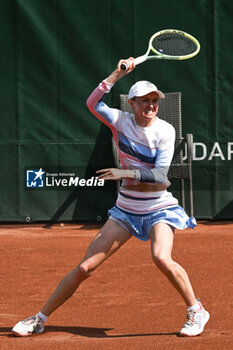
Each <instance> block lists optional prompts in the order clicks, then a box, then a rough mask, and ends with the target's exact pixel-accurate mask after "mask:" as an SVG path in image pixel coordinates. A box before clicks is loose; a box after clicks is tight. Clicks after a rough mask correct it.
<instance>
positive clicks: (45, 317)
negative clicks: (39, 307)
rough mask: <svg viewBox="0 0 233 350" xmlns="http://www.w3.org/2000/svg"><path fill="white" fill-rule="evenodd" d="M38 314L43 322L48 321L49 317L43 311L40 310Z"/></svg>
mask: <svg viewBox="0 0 233 350" xmlns="http://www.w3.org/2000/svg"><path fill="white" fill-rule="evenodd" d="M36 316H38V317H39V318H40V319H41V320H42V321H43V322H46V321H47V319H48V316H45V315H44V314H42V312H39V313H38V314H37V315H36Z"/></svg>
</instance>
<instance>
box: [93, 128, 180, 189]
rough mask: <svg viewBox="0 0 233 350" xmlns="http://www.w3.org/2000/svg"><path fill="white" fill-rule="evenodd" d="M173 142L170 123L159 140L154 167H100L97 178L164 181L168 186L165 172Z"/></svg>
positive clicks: (169, 162)
mask: <svg viewBox="0 0 233 350" xmlns="http://www.w3.org/2000/svg"><path fill="white" fill-rule="evenodd" d="M174 143H175V129H174V128H173V127H172V126H171V125H170V129H169V131H167V132H166V134H165V136H164V137H163V138H162V140H161V142H160V147H159V149H158V151H157V155H156V161H155V167H154V168H153V169H148V168H140V169H134V170H128V169H115V168H108V169H101V170H98V171H97V173H98V174H99V178H100V179H104V180H122V179H135V180H138V181H140V182H147V183H159V184H162V183H165V184H166V185H167V187H168V186H169V185H170V182H169V180H168V178H167V174H168V170H169V167H170V164H171V161H172V158H173V153H174Z"/></svg>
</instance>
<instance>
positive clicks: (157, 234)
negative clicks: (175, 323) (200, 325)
mask: <svg viewBox="0 0 233 350" xmlns="http://www.w3.org/2000/svg"><path fill="white" fill-rule="evenodd" d="M150 239H151V252H152V258H153V261H154V262H155V264H156V265H157V267H158V268H159V269H160V270H161V271H162V272H163V273H164V274H165V275H166V276H167V278H168V280H169V281H170V283H172V285H173V286H174V287H175V288H176V290H177V291H178V292H179V294H180V295H181V296H182V297H183V299H184V300H185V302H186V304H187V306H191V305H193V304H195V303H196V298H195V295H194V292H193V289H192V286H191V283H190V281H189V278H188V275H187V273H186V272H185V270H184V269H183V268H182V267H181V266H180V265H179V264H177V263H176V262H175V261H174V260H173V259H172V248H173V239H174V232H173V228H172V227H170V226H169V225H167V224H165V223H158V224H157V225H155V226H154V227H153V228H152V230H151V232H150Z"/></svg>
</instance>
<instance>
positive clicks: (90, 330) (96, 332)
mask: <svg viewBox="0 0 233 350" xmlns="http://www.w3.org/2000/svg"><path fill="white" fill-rule="evenodd" d="M113 329H114V328H95V327H64V326H46V328H45V331H44V334H45V333H49V332H54V333H56V332H66V333H72V334H75V335H80V336H83V337H88V338H130V337H148V336H159V335H160V336H163V335H176V336H179V333H177V332H171V333H135V334H112V335H111V334H107V333H106V332H108V331H112V330H113Z"/></svg>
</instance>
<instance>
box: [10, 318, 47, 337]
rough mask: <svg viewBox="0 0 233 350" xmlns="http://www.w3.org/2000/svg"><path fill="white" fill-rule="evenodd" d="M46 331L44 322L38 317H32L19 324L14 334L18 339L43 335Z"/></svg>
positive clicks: (14, 328) (13, 331)
mask: <svg viewBox="0 0 233 350" xmlns="http://www.w3.org/2000/svg"><path fill="white" fill-rule="evenodd" d="M43 330H44V322H43V321H42V320H41V319H40V318H39V317H38V316H31V317H28V318H27V319H25V320H23V321H20V322H18V323H17V324H16V325H15V326H14V327H13V328H12V331H11V332H12V334H14V335H16V336H18V337H26V336H29V335H32V334H39V333H42V332H43Z"/></svg>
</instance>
